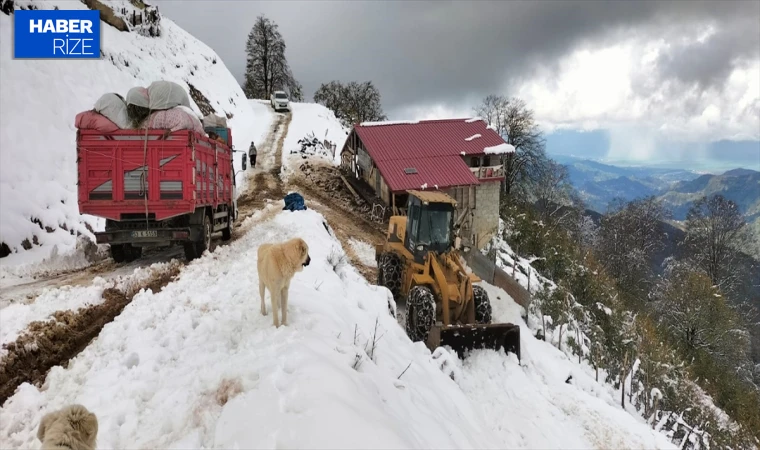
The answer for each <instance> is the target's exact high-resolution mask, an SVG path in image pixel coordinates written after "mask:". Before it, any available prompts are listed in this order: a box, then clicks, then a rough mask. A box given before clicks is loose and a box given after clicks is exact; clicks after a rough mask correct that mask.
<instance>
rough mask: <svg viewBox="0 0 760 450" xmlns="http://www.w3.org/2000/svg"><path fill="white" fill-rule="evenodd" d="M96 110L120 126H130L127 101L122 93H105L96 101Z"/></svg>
mask: <svg viewBox="0 0 760 450" xmlns="http://www.w3.org/2000/svg"><path fill="white" fill-rule="evenodd" d="M95 112H97V113H100V114H102V115H104V116H105V117H107V118H108V120H110V121H111V122H113V123H115V124H116V125H117V126H118V127H119V128H122V129H126V128H130V120H129V115H128V114H127V103H126V102H125V101H124V98H122V96H121V95H119V94H115V93H112V92H111V93H108V94H103V95H102V96H101V97H100V98H99V99H98V101H97V102H95Z"/></svg>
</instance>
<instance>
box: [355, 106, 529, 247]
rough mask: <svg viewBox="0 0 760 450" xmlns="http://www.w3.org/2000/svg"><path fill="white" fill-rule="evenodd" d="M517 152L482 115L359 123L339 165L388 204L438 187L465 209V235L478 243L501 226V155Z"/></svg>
mask: <svg viewBox="0 0 760 450" xmlns="http://www.w3.org/2000/svg"><path fill="white" fill-rule="evenodd" d="M512 152H514V148H513V147H512V146H510V145H509V144H507V143H506V142H504V139H502V137H501V136H499V134H498V133H496V131H494V130H492V129H491V128H488V127H487V126H486V123H485V122H484V121H483V120H481V119H477V118H476V119H446V120H424V121H417V122H375V123H367V122H365V123H362V124H360V125H356V126H355V127H354V129H353V130H352V131H351V134H349V136H348V139H346V143H345V144H344V146H343V149H342V151H341V158H342V162H341V167H342V168H343V169H344V170H347V171H349V172H351V173H353V174H354V175H355V176H356V177H357V178H359V179H362V180H364V181H365V182H366V183H367V184H369V186H370V188H371V189H373V190H374V191H375V193H376V194H377V196H378V197H380V198H381V199H382V200H383V201H384V202H385V204H386V205H389V206H391V207H393V208H399V209H403V208H405V207H406V200H407V195H406V191H407V190H411V189H420V190H440V191H443V192H446V193H447V194H449V195H451V196H452V197H454V198H455V199H456V200H457V209H458V211H459V213H460V214H464V218H465V220H464V221H463V224H462V230H461V232H462V233H463V234H462V235H463V237H470V238H472V239H473V240H472V242H473V243H475V244H476V245H477V246H478V247H482V246H483V245H485V244H486V243H487V242H488V240H489V239H490V238H491V237H492V236H493V235H494V233H496V232H497V231H498V227H499V196H500V192H501V190H500V186H501V181H502V180H503V178H504V170H503V166H502V160H501V158H502V156H503V155H505V154H510V153H512Z"/></svg>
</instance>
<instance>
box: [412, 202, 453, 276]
mask: <svg viewBox="0 0 760 450" xmlns="http://www.w3.org/2000/svg"><path fill="white" fill-rule="evenodd" d="M453 224H454V205H453V204H451V203H446V202H440V203H439V202H432V201H425V200H424V199H420V198H419V197H417V196H415V195H410V196H409V201H408V203H407V223H406V238H405V242H404V247H406V249H407V250H409V252H411V253H412V255H414V260H415V261H416V262H417V263H422V262H423V261H424V259H425V255H427V254H428V252H435V253H446V252H448V251H449V250H451V247H452V242H453V240H454V236H453V233H452V229H453Z"/></svg>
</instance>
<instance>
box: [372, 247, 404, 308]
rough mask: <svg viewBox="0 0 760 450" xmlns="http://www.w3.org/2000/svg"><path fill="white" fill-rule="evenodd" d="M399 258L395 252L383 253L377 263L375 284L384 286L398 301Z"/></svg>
mask: <svg viewBox="0 0 760 450" xmlns="http://www.w3.org/2000/svg"><path fill="white" fill-rule="evenodd" d="M401 272H402V267H401V258H399V257H398V255H396V254H395V253H383V254H382V255H380V261H379V262H378V264H377V285H378V286H385V287H387V288H388V290H390V291H391V294H393V299H394V300H396V301H398V300H399V296H400V292H401Z"/></svg>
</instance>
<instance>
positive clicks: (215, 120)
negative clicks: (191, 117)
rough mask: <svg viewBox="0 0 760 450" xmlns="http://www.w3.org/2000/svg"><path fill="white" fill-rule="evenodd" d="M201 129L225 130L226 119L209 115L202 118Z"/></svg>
mask: <svg viewBox="0 0 760 450" xmlns="http://www.w3.org/2000/svg"><path fill="white" fill-rule="evenodd" d="M203 127H204V128H207V127H214V128H216V127H221V128H227V118H226V117H223V116H217V115H216V114H209V115H207V116H204V117H203Z"/></svg>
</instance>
